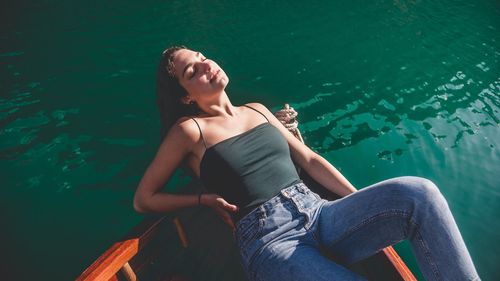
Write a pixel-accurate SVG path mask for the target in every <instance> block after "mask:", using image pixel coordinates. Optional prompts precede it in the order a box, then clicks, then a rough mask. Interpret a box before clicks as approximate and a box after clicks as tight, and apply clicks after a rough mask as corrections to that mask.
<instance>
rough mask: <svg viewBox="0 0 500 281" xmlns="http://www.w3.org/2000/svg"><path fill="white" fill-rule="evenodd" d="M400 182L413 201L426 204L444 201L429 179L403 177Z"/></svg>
mask: <svg viewBox="0 0 500 281" xmlns="http://www.w3.org/2000/svg"><path fill="white" fill-rule="evenodd" d="M401 180H402V181H403V182H404V184H403V185H404V186H405V188H406V189H407V190H408V191H409V192H410V194H411V196H412V197H414V199H415V200H418V201H420V202H428V203H432V202H440V201H443V200H444V197H443V195H442V194H441V191H440V190H439V188H438V187H437V186H436V184H435V183H434V182H432V181H431V180H429V179H426V178H421V177H403V178H401Z"/></svg>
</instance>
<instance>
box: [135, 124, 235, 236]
mask: <svg viewBox="0 0 500 281" xmlns="http://www.w3.org/2000/svg"><path fill="white" fill-rule="evenodd" d="M200 137H201V136H200V133H199V131H198V127H196V125H195V124H194V123H193V122H192V121H191V120H189V119H186V120H183V121H179V122H177V123H176V124H175V125H174V126H173V127H172V129H170V131H169V133H168V134H167V136H166V137H165V139H164V141H163V142H162V144H161V145H160V148H159V149H158V152H157V153H156V156H155V158H154V159H153V161H152V162H151V164H150V165H149V167H148V168H147V170H146V172H145V173H144V176H143V177H142V179H141V181H140V182H139V186H138V187H137V190H136V192H135V195H134V209H135V210H136V211H137V212H140V213H165V212H169V211H174V210H177V209H180V208H185V207H190V206H196V205H198V204H203V205H206V206H208V207H210V208H212V209H214V210H215V212H217V213H218V214H219V216H221V217H222V219H223V220H224V222H226V224H228V225H229V226H230V227H231V228H233V229H234V224H233V222H232V220H231V216H230V215H229V212H236V211H237V210H238V207H237V206H235V205H232V204H229V203H228V202H226V200H224V198H222V197H220V196H219V195H217V194H203V196H201V197H198V195H175V194H170V193H166V192H161V191H160V189H161V188H162V187H163V185H164V184H165V183H166V182H167V181H168V179H169V178H170V176H171V175H172V173H173V172H174V171H175V169H176V168H177V167H178V166H179V165H180V164H181V163H182V161H183V160H184V158H185V157H186V156H187V155H188V154H189V153H191V152H192V151H193V147H194V145H195V144H196V143H197V142H199V140H200ZM199 200H200V201H199Z"/></svg>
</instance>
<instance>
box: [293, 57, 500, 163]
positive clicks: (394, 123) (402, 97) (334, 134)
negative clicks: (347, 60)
mask: <svg viewBox="0 0 500 281" xmlns="http://www.w3.org/2000/svg"><path fill="white" fill-rule="evenodd" d="M481 65H483V66H484V64H481ZM485 69H487V68H486V67H484V68H482V69H481V70H483V71H484V70H485ZM469 72H470V73H471V74H469ZM472 73H473V71H457V72H456V73H455V74H454V75H452V76H451V77H450V78H449V79H447V80H445V81H443V82H442V83H439V84H438V83H436V82H438V81H433V80H428V81H421V82H420V83H419V84H418V85H413V86H412V85H410V87H408V86H407V87H405V88H401V89H395V88H393V87H386V88H385V89H378V90H379V91H380V93H379V94H377V90H373V91H371V90H370V91H368V90H364V88H366V89H370V86H369V84H370V82H368V83H367V84H366V85H364V86H360V85H355V86H354V87H352V88H342V87H341V86H340V83H339V87H333V89H332V91H331V92H327V93H323V92H321V93H318V94H317V95H315V96H314V97H313V98H311V99H309V100H307V101H304V102H302V103H297V104H294V105H293V106H294V107H296V108H297V109H298V110H299V112H301V111H302V112H303V115H306V116H308V117H309V116H312V117H313V118H311V119H312V120H311V119H310V120H307V119H306V120H302V125H301V128H302V129H303V130H304V131H305V133H304V135H306V138H307V139H309V141H310V143H309V144H310V145H311V146H312V147H313V148H314V149H316V150H317V151H319V152H328V151H333V150H338V149H342V148H346V147H351V146H355V145H356V144H357V143H359V142H361V141H363V140H366V139H369V138H378V137H380V136H381V135H384V134H386V133H389V132H395V133H397V134H399V135H400V137H401V138H403V139H404V140H405V143H406V144H408V145H411V144H412V143H414V141H415V140H417V139H419V137H420V136H419V135H416V134H414V133H412V132H410V131H409V130H408V128H406V127H405V125H404V124H403V123H404V122H403V121H404V120H412V121H416V122H417V123H418V124H420V125H419V126H420V130H421V131H422V132H427V133H428V134H430V135H431V136H432V138H433V139H434V141H435V142H436V143H440V144H441V145H442V146H443V147H445V148H446V149H447V148H456V147H458V146H459V145H460V142H461V140H462V139H463V138H464V137H466V136H469V135H475V134H476V133H477V132H478V131H480V130H481V128H483V127H486V126H496V127H498V126H499V125H500V124H499V123H500V122H499V107H500V79H498V78H497V79H496V80H494V81H492V82H491V83H489V84H485V83H478V82H476V80H478V79H475V78H473V75H472ZM423 78H424V77H422V78H421V79H417V80H423ZM483 79H484V78H483ZM326 84H328V86H332V83H324V84H323V86H324V85H326ZM432 85H434V86H432ZM485 86H486V87H485ZM342 92H344V94H342ZM388 92H390V93H392V94H390V95H389V94H387V93H388ZM378 96H383V98H381V99H377V97H378ZM333 108H335V109H334V110H332V109H333ZM318 112H320V113H322V114H321V115H320V116H319V117H316V118H314V114H315V113H316V114H317V113H318ZM299 118H300V116H299ZM395 129H396V130H395ZM325 136H328V139H327V140H325ZM489 146H490V147H493V144H489ZM404 151H405V149H402V148H396V149H392V150H382V151H380V152H378V156H379V158H380V159H384V160H390V159H392V157H393V156H394V155H401V154H402V153H403V152H404Z"/></svg>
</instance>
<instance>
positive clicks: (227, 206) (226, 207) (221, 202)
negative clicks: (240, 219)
mask: <svg viewBox="0 0 500 281" xmlns="http://www.w3.org/2000/svg"><path fill="white" fill-rule="evenodd" d="M217 203H218V204H217V207H220V208H223V209H224V210H226V211H229V212H236V211H238V206H236V205H233V204H229V203H227V201H226V200H224V198H222V197H218V198H217Z"/></svg>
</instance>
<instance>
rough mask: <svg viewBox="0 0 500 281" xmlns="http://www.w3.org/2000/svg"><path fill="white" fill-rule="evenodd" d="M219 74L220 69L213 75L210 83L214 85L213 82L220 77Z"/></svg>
mask: <svg viewBox="0 0 500 281" xmlns="http://www.w3.org/2000/svg"><path fill="white" fill-rule="evenodd" d="M219 72H220V69H219V70H217V71H216V72H215V73H214V74H213V75H212V77H211V78H210V83H212V82H213V81H214V80H215V78H217V76H218V75H219Z"/></svg>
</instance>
